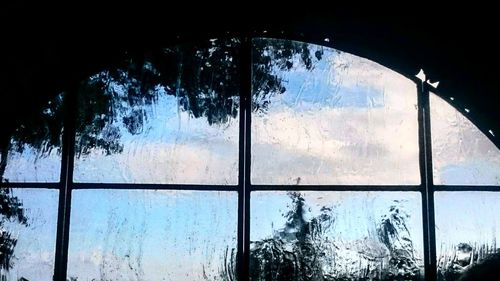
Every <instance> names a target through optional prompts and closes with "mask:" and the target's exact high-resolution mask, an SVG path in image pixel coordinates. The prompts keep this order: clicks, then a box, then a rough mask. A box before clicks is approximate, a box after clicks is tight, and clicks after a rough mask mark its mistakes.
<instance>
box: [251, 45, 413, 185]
mask: <svg viewBox="0 0 500 281" xmlns="http://www.w3.org/2000/svg"><path fill="white" fill-rule="evenodd" d="M252 66H253V70H252V74H253V76H252V81H253V82H252V83H253V88H252V95H253V96H252V103H253V111H252V176H251V178H252V183H254V184H363V185H377V184H401V185H402V184H409V185H417V184H419V183H420V174H419V161H418V136H417V133H418V126H417V92H416V90H417V88H416V86H415V84H414V83H413V82H412V81H410V80H409V79H407V78H405V77H403V76H401V75H399V74H398V73H396V72H394V71H391V70H389V69H387V68H385V67H383V66H381V65H379V64H376V63H375V62H372V61H369V60H367V59H364V58H361V57H357V56H354V55H350V54H347V53H344V52H340V51H338V50H335V49H332V48H327V47H321V46H318V45H314V44H307V43H300V42H295V41H287V40H275V39H255V40H253V61H252Z"/></svg>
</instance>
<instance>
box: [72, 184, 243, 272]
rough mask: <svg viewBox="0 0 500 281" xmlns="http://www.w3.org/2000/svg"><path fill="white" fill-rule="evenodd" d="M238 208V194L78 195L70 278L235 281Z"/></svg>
mask: <svg viewBox="0 0 500 281" xmlns="http://www.w3.org/2000/svg"><path fill="white" fill-rule="evenodd" d="M237 209H238V194H237V192H230V191H225V192H215V191H160V190H158V191H153V190H76V191H74V193H73V198H72V210H71V226H70V236H69V237H70V241H69V257H68V278H74V280H144V281H149V280H151V281H153V280H193V281H197V280H200V281H201V280H203V281H210V280H213V281H215V280H235V266H236V261H235V259H236V240H237V225H238V223H237ZM72 280H73V279H72Z"/></svg>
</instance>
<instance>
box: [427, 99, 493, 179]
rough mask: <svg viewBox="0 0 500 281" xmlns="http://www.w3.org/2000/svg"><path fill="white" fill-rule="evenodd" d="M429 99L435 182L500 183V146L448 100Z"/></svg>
mask: <svg viewBox="0 0 500 281" xmlns="http://www.w3.org/2000/svg"><path fill="white" fill-rule="evenodd" d="M429 99H430V106H431V133H432V160H433V161H432V162H433V167H434V169H433V171H434V183H435V184H443V185H500V150H499V149H498V148H497V147H496V146H495V145H494V144H493V142H491V141H490V140H489V139H488V138H487V137H486V136H485V135H484V134H483V133H482V132H481V131H480V130H479V129H478V128H477V127H476V126H475V125H474V124H472V122H471V121H469V119H467V118H466V117H465V116H463V115H462V114H461V113H460V112H458V111H457V110H456V109H455V108H454V107H452V106H451V105H450V104H448V103H447V102H446V101H444V100H443V99H441V98H440V97H438V96H437V95H435V94H433V93H431V95H430V97H429Z"/></svg>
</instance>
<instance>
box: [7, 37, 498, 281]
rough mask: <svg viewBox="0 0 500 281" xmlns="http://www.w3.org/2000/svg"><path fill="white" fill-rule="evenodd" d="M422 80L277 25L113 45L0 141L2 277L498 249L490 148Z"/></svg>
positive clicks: (289, 275)
mask: <svg viewBox="0 0 500 281" xmlns="http://www.w3.org/2000/svg"><path fill="white" fill-rule="evenodd" d="M434 92H437V89H435V88H434V87H433V86H431V85H429V84H428V83H427V82H425V79H424V80H423V81H421V80H419V79H417V78H416V77H405V76H403V75H401V74H398V73H396V72H394V71H392V70H390V69H389V68H386V67H384V66H382V65H380V64H377V63H376V62H374V61H371V60H369V59H366V58H362V57H358V56H355V55H352V54H349V53H346V52H343V51H340V50H337V49H334V48H332V47H330V46H323V45H316V44H310V43H304V42H299V41H291V40H283V39H269V38H252V39H250V38H246V37H244V38H217V39H211V40H205V41H203V40H201V41H196V42H185V43H182V44H177V45H175V46H169V47H165V48H157V49H154V48H152V49H149V50H147V51H146V52H145V53H140V54H136V53H129V54H125V55H124V56H123V61H122V62H121V63H119V64H118V65H113V66H110V67H109V68H106V69H102V71H100V72H98V73H95V74H94V75H92V76H90V77H88V78H87V79H85V80H84V81H81V83H80V84H79V85H78V86H77V87H75V88H74V89H70V90H68V91H67V92H66V93H63V94H61V95H59V96H58V97H57V98H56V99H55V100H53V101H51V102H50V103H49V104H48V105H47V107H46V108H45V109H44V110H43V111H42V112H39V113H36V114H34V117H33V118H32V119H30V120H31V121H30V122H27V123H25V124H23V125H22V126H20V127H19V129H18V130H17V131H16V132H15V133H14V134H13V135H12V137H11V139H10V142H8V143H6V144H2V145H1V147H0V152H1V162H0V178H2V189H1V193H0V196H1V200H2V202H3V203H2V206H1V209H0V213H1V221H0V227H1V229H2V232H1V237H0V239H1V241H0V242H1V243H0V244H1V245H0V247H1V248H0V261H1V269H0V275H1V276H2V278H6V280H23V279H21V278H25V279H27V280H52V278H53V275H54V278H56V279H57V280H59V279H60V280H64V279H68V280H170V279H172V280H226V281H228V280H236V278H241V279H240V280H250V279H251V280H273V281H280V280H395V279H396V280H399V279H401V278H403V279H401V280H435V279H436V278H437V279H438V280H443V281H450V280H457V279H458V277H459V276H460V275H461V274H462V273H463V272H465V271H467V269H469V268H472V267H474V265H475V264H480V263H481V262H482V261H484V260H486V259H488V258H489V257H490V256H491V255H492V254H494V253H497V252H498V250H497V246H496V239H497V237H498V236H499V232H498V231H497V230H496V225H497V224H499V223H500V215H498V214H499V213H500V211H499V210H498V207H497V205H498V203H499V202H500V198H498V196H497V195H498V194H497V192H498V191H500V188H499V186H500V152H499V150H498V148H497V147H496V146H495V145H494V144H493V143H492V142H491V140H489V139H488V137H486V136H485V135H484V134H483V132H481V131H480V130H479V129H477V128H476V127H475V126H474V125H473V124H472V123H471V122H470V121H469V120H468V119H467V113H468V112H469V111H470V110H469V109H463V110H461V112H459V111H457V110H456V109H455V108H454V107H453V106H452V105H450V104H449V103H448V102H447V101H445V100H443V99H441V98H440V97H439V96H438V95H436V94H434ZM491 134H492V132H491ZM398 278H399V279H398Z"/></svg>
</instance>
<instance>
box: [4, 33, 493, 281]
mask: <svg viewBox="0 0 500 281" xmlns="http://www.w3.org/2000/svg"><path fill="white" fill-rule="evenodd" d="M264 35H266V34H264ZM224 36H227V37H229V36H230V34H226V35H224ZM224 36H222V37H224ZM218 37H221V36H218ZM231 37H232V38H239V39H240V44H241V45H240V47H239V48H240V54H241V59H240V65H239V66H238V68H239V71H240V93H239V95H240V107H239V145H238V149H239V151H238V155H239V159H238V184H237V185H202V184H129V183H127V184H120V183H75V182H73V170H74V156H75V136H76V131H75V122H76V109H77V92H78V85H77V84H74V85H72V87H71V88H70V89H68V91H66V95H65V101H64V102H65V107H64V111H65V112H64V114H65V117H64V131H63V136H62V137H63V138H62V139H63V142H62V153H61V156H62V158H61V171H60V178H59V182H51V183H42V182H1V183H0V187H2V188H20V189H21V188H41V189H57V190H58V191H59V208H58V217H57V234H56V250H55V262H54V265H55V266H54V280H66V278H67V262H68V244H69V229H70V214H71V196H72V191H73V190H78V189H152V190H204V191H236V192H238V214H237V218H238V229H237V263H236V265H237V269H236V272H237V275H238V276H237V278H238V280H248V279H249V270H250V269H249V254H250V196H251V193H252V192H253V191H284V190H296V191H325V192H327V191H373V192H377V191H384V192H420V194H421V208H422V227H423V239H424V241H423V246H424V249H423V250H424V272H425V280H430V281H436V280H437V261H436V260H437V257H436V233H435V212H434V194H435V193H436V192H442V191H446V192H461V191H490V192H500V186H491V185H490V186H487V185H486V186H485V185H481V186H470V185H469V186H457V185H435V184H434V182H433V168H432V165H433V163H432V137H431V125H432V124H431V116H430V105H429V95H430V92H431V91H432V92H433V93H437V92H436V88H435V87H434V86H432V85H430V84H429V83H427V82H426V81H422V80H420V79H418V78H416V77H407V76H406V78H407V79H410V80H411V81H413V82H414V83H415V87H416V90H417V106H418V113H417V114H418V115H417V122H418V147H419V168H420V180H421V181H420V184H419V185H299V186H297V185H259V184H252V183H251V177H250V165H251V137H252V136H251V122H252V120H251V117H252V116H251V115H252V109H251V100H252V60H251V57H252V39H253V38H273V39H285V40H295V39H296V38H293V37H291V36H283V35H279V36H273V37H265V36H256V35H255V36H254V35H248V34H246V35H239V36H231ZM299 40H301V41H304V42H311V43H314V44H318V45H322V46H325V47H330V48H332V47H334V46H333V45H334V44H329V43H325V42H327V41H325V42H313V41H311V40H305V39H304V38H300V39H299ZM339 50H341V49H339ZM483 134H485V133H484V132H483ZM485 135H486V136H487V137H488V138H490V139H491V137H490V136H488V134H485Z"/></svg>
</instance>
